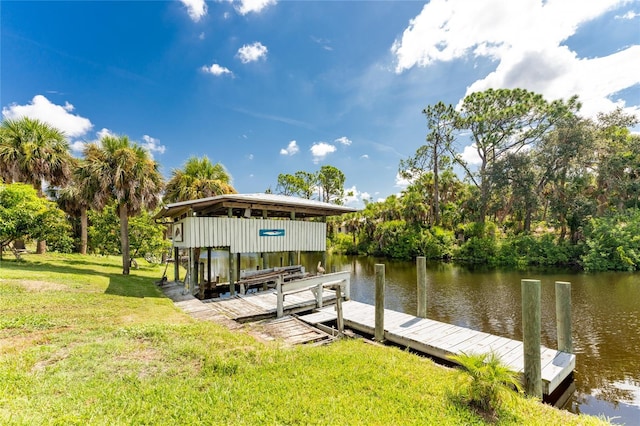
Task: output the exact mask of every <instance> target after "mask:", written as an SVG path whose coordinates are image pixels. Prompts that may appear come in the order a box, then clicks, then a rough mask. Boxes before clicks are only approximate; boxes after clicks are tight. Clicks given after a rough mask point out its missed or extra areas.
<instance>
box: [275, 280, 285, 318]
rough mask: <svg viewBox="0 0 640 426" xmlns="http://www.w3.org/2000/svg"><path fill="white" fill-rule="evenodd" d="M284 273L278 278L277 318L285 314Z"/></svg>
mask: <svg viewBox="0 0 640 426" xmlns="http://www.w3.org/2000/svg"><path fill="white" fill-rule="evenodd" d="M282 281H283V280H282V275H278V278H276V318H282V317H283V316H284V293H283V292H282Z"/></svg>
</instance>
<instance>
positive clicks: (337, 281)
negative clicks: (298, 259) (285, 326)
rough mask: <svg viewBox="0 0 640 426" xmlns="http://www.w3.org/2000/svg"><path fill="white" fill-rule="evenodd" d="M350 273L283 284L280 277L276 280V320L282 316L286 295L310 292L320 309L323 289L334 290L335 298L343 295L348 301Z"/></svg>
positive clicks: (345, 272)
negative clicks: (313, 294) (312, 293)
mask: <svg viewBox="0 0 640 426" xmlns="http://www.w3.org/2000/svg"><path fill="white" fill-rule="evenodd" d="M350 287H351V272H349V271H343V272H334V273H331V274H324V275H317V276H314V277H309V278H303V279H300V280H294V281H290V282H284V280H283V279H282V278H281V277H278V279H277V280H276V292H277V298H278V300H277V307H276V316H277V317H278V318H280V317H282V316H283V315H284V299H285V296H286V295H289V294H295V293H301V292H303V291H308V290H311V291H313V292H314V293H315V296H316V307H318V308H321V307H322V303H323V300H322V294H323V290H324V289H325V288H334V289H336V296H340V298H342V295H343V294H344V297H345V298H346V299H347V300H348V299H349V298H350V296H351V288H350Z"/></svg>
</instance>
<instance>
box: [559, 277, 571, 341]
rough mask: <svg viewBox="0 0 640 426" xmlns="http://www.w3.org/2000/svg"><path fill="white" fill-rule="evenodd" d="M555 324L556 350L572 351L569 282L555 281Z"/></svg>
mask: <svg viewBox="0 0 640 426" xmlns="http://www.w3.org/2000/svg"><path fill="white" fill-rule="evenodd" d="M556 326H557V332H558V350H559V351H562V352H568V353H573V339H572V337H571V283H569V282H564V281H556Z"/></svg>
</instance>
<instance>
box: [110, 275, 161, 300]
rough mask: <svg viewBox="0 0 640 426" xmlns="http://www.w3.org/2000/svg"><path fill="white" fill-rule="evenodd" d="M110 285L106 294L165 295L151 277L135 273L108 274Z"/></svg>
mask: <svg viewBox="0 0 640 426" xmlns="http://www.w3.org/2000/svg"><path fill="white" fill-rule="evenodd" d="M108 276H109V287H107V289H106V290H105V292H104V293H105V294H113V295H116V296H126V297H165V296H164V295H163V294H162V292H161V291H160V289H159V288H158V287H156V285H155V283H154V282H153V280H152V279H151V278H146V277H136V276H135V275H108Z"/></svg>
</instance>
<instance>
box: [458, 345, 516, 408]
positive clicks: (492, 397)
mask: <svg viewBox="0 0 640 426" xmlns="http://www.w3.org/2000/svg"><path fill="white" fill-rule="evenodd" d="M449 359H451V360H452V361H454V362H455V363H457V364H460V366H461V367H462V368H463V370H464V373H463V374H462V375H461V376H460V382H461V386H460V388H459V389H460V392H461V393H462V397H463V398H464V400H465V402H466V403H467V404H469V405H471V406H472V407H475V408H477V409H479V410H481V411H483V412H485V413H494V412H495V410H496V409H498V408H499V407H500V406H501V405H502V404H503V403H504V402H505V401H506V400H508V399H510V398H513V396H514V395H515V393H514V392H513V389H515V390H517V391H520V390H521V385H520V382H519V381H518V375H517V373H516V372H515V371H513V370H511V369H509V368H508V367H506V366H505V365H503V364H502V362H501V361H500V358H499V357H498V356H497V355H496V354H495V353H493V352H492V353H489V354H465V353H462V354H459V355H452V356H450V357H449Z"/></svg>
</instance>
